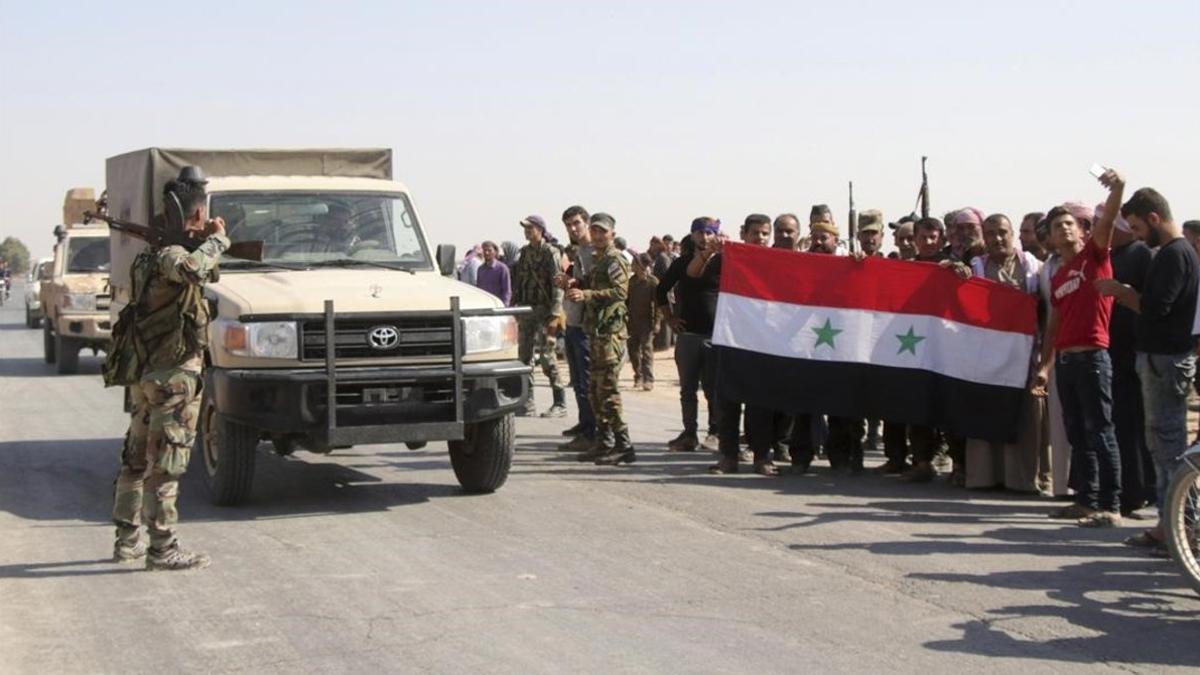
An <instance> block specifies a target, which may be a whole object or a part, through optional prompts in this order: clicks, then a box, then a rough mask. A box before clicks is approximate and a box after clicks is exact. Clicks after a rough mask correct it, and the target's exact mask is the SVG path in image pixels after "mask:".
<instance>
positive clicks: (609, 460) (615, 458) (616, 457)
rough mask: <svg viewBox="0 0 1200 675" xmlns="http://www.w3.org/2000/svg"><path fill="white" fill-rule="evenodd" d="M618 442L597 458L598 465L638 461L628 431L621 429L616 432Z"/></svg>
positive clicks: (614, 464)
mask: <svg viewBox="0 0 1200 675" xmlns="http://www.w3.org/2000/svg"><path fill="white" fill-rule="evenodd" d="M615 440H616V443H614V444H613V447H611V448H609V449H608V451H607V452H606V453H604V454H603V455H601V456H599V457H597V458H596V464H597V465H598V466H617V465H618V464H633V463H634V462H636V461H637V453H636V452H634V449H633V443H632V442H631V441H630V440H629V432H628V431H620V432H618V433H617V434H616V438H615Z"/></svg>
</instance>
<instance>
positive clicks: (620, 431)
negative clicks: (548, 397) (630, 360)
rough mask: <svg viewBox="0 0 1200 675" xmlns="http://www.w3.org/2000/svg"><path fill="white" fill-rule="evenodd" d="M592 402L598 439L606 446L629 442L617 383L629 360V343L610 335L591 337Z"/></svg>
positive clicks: (590, 375)
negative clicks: (625, 361)
mask: <svg viewBox="0 0 1200 675" xmlns="http://www.w3.org/2000/svg"><path fill="white" fill-rule="evenodd" d="M589 339H590V342H589V347H590V349H591V360H590V362H589V363H588V401H589V402H591V404H592V413H593V414H594V415H595V416H596V439H597V440H598V441H599V442H600V443H603V444H606V445H612V444H613V443H614V442H618V443H628V442H629V427H628V426H626V424H625V414H624V409H623V408H622V406H621V392H620V390H619V389H618V388H617V382H618V379H619V377H620V374H621V364H622V363H623V362H624V360H625V340H624V339H623V338H620V337H614V336H610V335H591V336H589Z"/></svg>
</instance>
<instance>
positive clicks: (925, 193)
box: [913, 156, 929, 218]
mask: <svg viewBox="0 0 1200 675" xmlns="http://www.w3.org/2000/svg"><path fill="white" fill-rule="evenodd" d="M927 159H929V158H928V157H925V156H922V157H921V190H920V192H918V193H917V203H918V204H919V205H920V206H921V217H922V218H928V217H929V174H927V173H925V160H927ZM913 212H914V213H915V212H916V209H913Z"/></svg>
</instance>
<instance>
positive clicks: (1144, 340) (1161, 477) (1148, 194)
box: [1096, 188, 1200, 543]
mask: <svg viewBox="0 0 1200 675" xmlns="http://www.w3.org/2000/svg"><path fill="white" fill-rule="evenodd" d="M1121 215H1122V216H1124V217H1125V219H1126V220H1127V221H1129V225H1130V226H1131V227H1132V229H1133V233H1134V234H1135V235H1137V237H1138V239H1141V240H1142V241H1144V242H1146V245H1147V246H1150V247H1151V248H1158V253H1157V254H1156V255H1155V256H1154V259H1153V260H1152V261H1151V263H1150V266H1149V269H1148V270H1147V271H1146V278H1145V281H1144V282H1143V285H1142V290H1141V292H1140V293H1139V292H1138V291H1137V289H1135V288H1134V287H1132V286H1129V285H1125V284H1122V283H1121V282H1119V281H1117V280H1115V279H1110V280H1097V281H1096V287H1097V289H1099V290H1100V292H1101V293H1103V294H1105V295H1112V296H1113V297H1115V298H1116V300H1117V302H1119V303H1120V304H1122V305H1124V306H1126V307H1129V308H1130V309H1132V310H1133V311H1134V312H1137V321H1136V322H1135V325H1134V339H1135V344H1136V347H1137V373H1138V376H1139V377H1140V378H1141V381H1142V397H1143V399H1144V404H1145V411H1146V429H1147V433H1146V444H1147V445H1148V446H1149V449H1150V455H1151V456H1152V457H1153V458H1154V469H1155V473H1156V476H1155V478H1156V487H1157V492H1158V504H1159V507H1160V508H1162V506H1163V505H1164V504H1165V503H1166V499H1165V498H1166V489H1167V484H1168V483H1169V481H1170V480H1171V473H1172V472H1173V471H1174V469H1175V466H1176V465H1177V464H1178V458H1179V456H1180V455H1182V454H1183V452H1184V450H1186V449H1187V440H1188V437H1187V397H1188V392H1189V391H1190V390H1191V387H1192V380H1193V378H1194V377H1195V375H1196V356H1195V353H1194V351H1193V349H1194V348H1195V338H1194V337H1193V335H1192V329H1193V325H1194V322H1195V318H1196V297H1197V290H1198V284H1200V277H1198V276H1197V275H1198V270H1197V268H1198V267H1200V261H1197V258H1196V252H1195V250H1193V249H1192V246H1191V244H1189V243H1188V241H1187V240H1186V239H1184V238H1183V233H1182V231H1181V228H1180V227H1179V226H1178V225H1176V224H1175V222H1174V221H1173V220H1172V219H1171V207H1170V206H1169V205H1168V204H1167V200H1166V198H1165V197H1163V196H1162V195H1161V194H1159V193H1158V191H1156V190H1154V189H1153V188H1142V189H1140V190H1138V191H1137V192H1135V193H1133V196H1132V197H1130V198H1129V201H1127V202H1125V205H1124V206H1122V207H1121ZM1162 528H1163V523H1162V520H1161V519H1160V520H1159V523H1158V526H1156V527H1155V529H1154V530H1151V531H1149V532H1147V533H1145V535H1146V537H1147V539H1146V540H1144V543H1152V542H1151V541H1149V540H1154V541H1158V542H1161V541H1162V539H1163V536H1162V535H1163V529H1162Z"/></svg>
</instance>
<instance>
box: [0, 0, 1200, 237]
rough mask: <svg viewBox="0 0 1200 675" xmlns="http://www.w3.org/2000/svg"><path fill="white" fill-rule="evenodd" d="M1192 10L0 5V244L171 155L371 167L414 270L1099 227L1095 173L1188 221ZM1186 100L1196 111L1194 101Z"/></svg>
mask: <svg viewBox="0 0 1200 675" xmlns="http://www.w3.org/2000/svg"><path fill="white" fill-rule="evenodd" d="M1197 29H1200V2H1197V0H1187V1H1184V2H1144V3H1132V2H1120V3H1118V2H1108V1H1098V0H1093V1H1090V2H1054V1H1051V0H1042V1H1040V2H1020V1H1010V2H997V3H964V2H904V3H891V2H886V3H885V2H821V3H806V2H747V1H743V2H739V3H731V2H697V1H691V2H648V1H643V2H613V1H610V2H604V3H586V4H585V3H572V2H561V1H560V2H437V3H434V2H425V3H413V2H303V1H296V0H291V1H289V2H258V1H255V0H243V1H242V2H236V3H235V2H220V1H212V2H195V3H164V2H120V3H101V2H94V1H93V2H86V3H76V2H62V1H59V2H44V3H31V2H15V1H13V0H0V157H2V158H3V163H2V164H0V238H2V237H4V236H7V235H10V234H11V235H15V236H18V237H19V238H21V239H22V240H24V241H25V242H26V243H27V244H29V245H30V248H31V249H32V251H33V253H34V254H35V255H41V254H45V253H47V252H48V251H49V248H50V244H51V235H50V230H51V228H52V226H53V225H54V224H55V223H56V222H57V221H58V220H59V219H60V214H61V205H62V197H63V194H64V192H65V191H66V189H67V188H68V187H71V186H75V185H90V186H94V187H96V188H97V190H99V189H100V188H101V187H102V183H103V181H104V159H105V158H106V157H109V156H111V155H115V154H119V153H122V152H126V151H129V150H133V149H137V148H142V147H147V146H152V145H158V146H166V147H171V146H174V147H319V146H386V147H391V148H393V149H394V150H395V158H396V176H397V178H398V179H399V180H401V181H404V182H405V183H407V184H408V185H409V187H410V188H411V189H412V191H413V195H414V199H415V201H416V203H417V207H418V209H419V210H420V212H421V215H422V219H423V221H424V223H425V227H426V231H427V232H428V234H429V237H430V239H431V240H432V242H433V243H438V242H452V243H456V244H458V245H459V246H460V250H461V247H462V246H463V245H464V244H467V243H469V242H475V241H478V240H480V239H482V238H485V237H486V238H492V239H497V240H502V239H506V238H511V239H519V236H520V230H519V229H518V227H517V224H516V223H517V221H518V220H519V219H520V218H521V217H522V216H524V215H526V214H528V213H541V214H543V215H544V216H546V218H547V220H548V221H550V222H551V223H552V224H553V225H554V229H555V231H556V232H557V233H558V234H559V235H560V236H562V227H561V224H560V223H559V220H558V216H559V214H560V213H561V211H562V209H563V208H565V207H566V206H568V205H570V204H572V203H577V202H578V203H582V204H583V205H585V206H586V207H587V208H589V209H591V210H593V211H597V210H605V211H609V212H610V213H612V214H614V215H615V217H616V219H617V229H618V232H619V233H621V234H624V235H625V236H626V237H627V238H629V240H630V242H631V244H632V245H633V246H634V247H636V248H639V249H640V248H643V247H644V245H645V241H646V239H647V238H648V237H649V236H650V234H652V233H663V232H668V231H669V232H673V233H681V232H683V231H685V230H686V229H687V225H688V223H690V221H691V219H692V218H693V217H695V216H697V215H715V216H718V217H720V218H722V219H723V220H724V221H725V222H726V223H727V224H737V223H740V222H741V219H742V218H743V217H744V216H745V215H746V214H747V213H750V212H754V211H761V212H766V213H769V214H772V215H774V214H776V213H779V212H782V211H796V212H798V213H802V214H806V213H807V211H808V208H809V207H810V206H811V205H812V204H814V203H817V202H827V203H829V204H830V205H831V206H832V207H833V209H834V212H835V213H836V214H838V215H839V216H840V217H839V221H844V220H845V216H844V213H845V211H846V182H847V181H848V180H853V181H854V184H855V196H856V200H857V204H858V207H859V209H860V210H862V209H866V208H872V207H874V208H880V209H882V210H883V211H884V214H885V216H886V217H887V218H888V219H894V218H896V217H898V216H899V215H900V214H902V213H906V212H908V211H909V210H910V209H911V208H912V205H913V200H914V197H915V194H916V190H917V187H918V182H919V178H920V176H919V158H920V156H921V155H922V154H925V155H929V157H930V178H931V184H932V200H931V201H932V204H933V207H934V211H935V212H939V213H940V212H942V211H945V210H949V209H950V208H953V207H960V206H965V205H968V204H969V205H975V206H979V207H980V208H982V209H983V210H985V211H988V212H992V211H1004V212H1007V213H1009V214H1010V215H1013V214H1021V213H1023V212H1026V211H1030V210H1035V209H1036V210H1044V209H1045V208H1047V207H1049V206H1051V205H1053V204H1055V203H1058V202H1061V201H1063V200H1066V199H1085V200H1087V201H1089V202H1090V201H1100V200H1101V199H1102V197H1103V191H1102V189H1101V188H1099V186H1098V185H1096V184H1095V182H1094V181H1093V179H1092V178H1091V177H1090V176H1089V175H1088V173H1087V169H1088V167H1089V166H1090V165H1091V164H1092V162H1101V163H1103V164H1107V165H1111V166H1114V167H1116V168H1118V169H1119V170H1121V171H1123V172H1124V173H1125V174H1126V175H1127V177H1128V179H1129V182H1130V184H1131V186H1132V187H1138V186H1143V185H1153V186H1155V187H1157V188H1158V189H1160V190H1161V191H1162V192H1163V193H1164V194H1166V196H1167V197H1168V199H1170V200H1171V203H1172V206H1173V208H1174V210H1175V212H1176V219H1177V220H1182V219H1185V218H1200V181H1198V180H1197V179H1198V178H1200V169H1198V168H1197V167H1198V164H1197V162H1198V161H1200V135H1198V131H1200V116H1198V114H1197V113H1198V110H1200V105H1198V104H1200V87H1198V86H1197V85H1196V81H1197V77H1198V74H1200V39H1197ZM1188 82H1191V84H1188Z"/></svg>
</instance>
